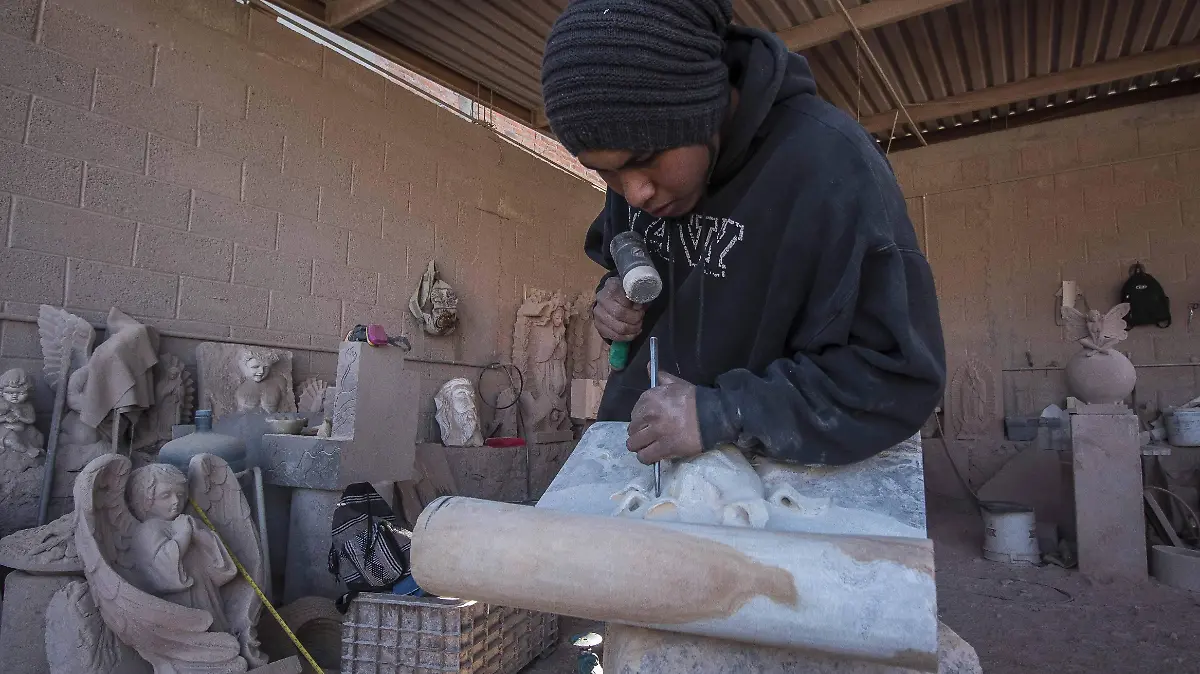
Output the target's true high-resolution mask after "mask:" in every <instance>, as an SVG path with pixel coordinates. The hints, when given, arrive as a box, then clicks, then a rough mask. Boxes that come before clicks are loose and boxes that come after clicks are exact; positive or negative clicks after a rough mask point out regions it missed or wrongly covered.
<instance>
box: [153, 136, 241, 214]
mask: <svg viewBox="0 0 1200 674" xmlns="http://www.w3.org/2000/svg"><path fill="white" fill-rule="evenodd" d="M149 157H150V162H149V168H148V173H149V175H150V176H151V177H153V178H160V179H162V180H167V181H169V182H173V183H178V184H180V185H187V186H189V187H195V188H196V189H200V190H205V191H207V192H213V193H216V194H220V195H223V196H225V197H228V198H230V199H237V198H238V197H239V196H240V195H241V191H242V162H240V161H238V160H237V159H234V158H232V157H227V156H225V155H222V154H217V153H215V152H209V151H207V150H201V149H199V148H197V147H195V146H194V145H193V144H191V143H190V142H189V143H180V142H176V141H173V140H167V139H166V138H159V137H158V136H153V135H152V136H150V154H149Z"/></svg>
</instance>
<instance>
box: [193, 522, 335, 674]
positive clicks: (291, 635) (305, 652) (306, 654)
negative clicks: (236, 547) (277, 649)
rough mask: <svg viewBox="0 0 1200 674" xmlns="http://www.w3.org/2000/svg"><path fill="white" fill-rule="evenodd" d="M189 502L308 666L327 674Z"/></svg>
mask: <svg viewBox="0 0 1200 674" xmlns="http://www.w3.org/2000/svg"><path fill="white" fill-rule="evenodd" d="M188 501H189V502H190V503H191V504H192V508H193V509H194V510H195V511H196V512H198V513H200V519H202V520H204V523H205V524H206V525H208V528H209V529H212V532H213V533H214V534H216V536H217V540H218V541H221V547H223V548H225V552H227V553H228V554H229V558H230V559H232V560H233V563H234V565H236V566H237V570H238V571H240V572H241V573H242V577H243V578H245V579H246V581H247V582H249V583H250V587H252V588H254V591H255V592H256V593H257V594H258V598H259V599H261V600H262V603H263V606H266V607H267V610H268V611H270V612H271V615H272V616H273V617H274V618H275V622H277V623H279V626H280V627H282V628H283V631H284V632H285V633H287V635H288V638H289V639H291V640H292V643H293V644H296V648H297V649H299V650H300V654H301V655H303V656H304V659H305V660H308V664H309V665H310V666H312V668H313V671H315V672H316V673H317V674H325V670H323V669H321V666H320V665H318V664H317V661H316V660H314V659H313V656H312V655H310V654H309V652H308V649H306V648H304V644H302V643H300V640H299V639H297V638H296V634H295V633H294V632H292V628H290V627H288V626H287V623H285V622H283V616H281V615H279V612H278V611H276V610H275V607H274V606H272V605H271V601H270V600H269V599H267V595H265V594H263V591H262V590H261V589H259V587H258V583H256V582H254V579H253V578H251V577H250V573H249V572H248V571H246V567H244V566H242V562H241V560H239V559H238V558H237V555H235V554H233V550H230V549H229V544H227V543H226V542H225V539H224V538H221V532H219V531H217V528H216V527H215V526H213V523H212V521H211V520H209V519H208V514H207V513H205V512H204V509H203V508H201V507H200V506H199V505H198V504H197V503H196V500H195V499H193V498H188Z"/></svg>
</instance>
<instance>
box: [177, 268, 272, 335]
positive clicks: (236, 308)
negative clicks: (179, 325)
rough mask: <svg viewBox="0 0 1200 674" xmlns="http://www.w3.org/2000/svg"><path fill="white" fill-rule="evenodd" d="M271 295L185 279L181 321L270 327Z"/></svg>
mask: <svg viewBox="0 0 1200 674" xmlns="http://www.w3.org/2000/svg"><path fill="white" fill-rule="evenodd" d="M268 308H269V292H268V291H267V290H263V289H262V288H251V287H249V286H239V285H233V284H230V283H216V282H213V281H205V280H201V279H194V278H189V277H187V276H184V277H183V278H181V279H180V280H179V318H183V319H190V320H206V321H217V322H221V323H229V324H231V325H244V326H246V327H251V328H265V327H267V311H268Z"/></svg>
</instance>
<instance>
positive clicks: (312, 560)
mask: <svg viewBox="0 0 1200 674" xmlns="http://www.w3.org/2000/svg"><path fill="white" fill-rule="evenodd" d="M341 497H342V493H341V492H340V491H326V490H323V489H296V490H294V491H293V492H292V513H291V518H290V522H289V524H288V543H287V566H286V568H285V570H284V576H283V578H284V581H283V603H284V604H290V603H291V602H293V601H296V600H297V599H299V598H300V597H307V596H316V597H325V598H327V599H337V598H338V597H339V596H341V595H342V593H344V592H345V591H346V589H345V587H344V586H343V585H342V584H341V583H339V582H338V581H337V578H334V576H333V574H332V573H329V545H330V543H331V541H332V536H331V532H332V530H333V510H334V508H336V507H337V503H338V501H339V500H340V499H341Z"/></svg>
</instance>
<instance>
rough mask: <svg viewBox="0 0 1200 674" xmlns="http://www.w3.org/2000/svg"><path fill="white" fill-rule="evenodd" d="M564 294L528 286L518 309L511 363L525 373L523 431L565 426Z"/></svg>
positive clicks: (567, 423) (567, 417)
mask: <svg viewBox="0 0 1200 674" xmlns="http://www.w3.org/2000/svg"><path fill="white" fill-rule="evenodd" d="M569 309H570V308H569V306H568V305H567V301H566V298H564V297H563V296H562V295H561V294H559V293H554V294H553V295H551V294H550V293H548V292H546V291H544V290H531V291H529V293H528V294H527V297H526V300H525V303H524V304H522V305H521V307H520V308H519V309H517V321H516V327H515V329H514V332H513V363H515V364H516V365H517V367H519V368H521V372H522V373H523V374H524V377H525V391H524V392H523V393H522V394H521V402H520V406H521V418H522V420H523V421H524V426H525V429H526V433H527V434H529V433H542V432H547V431H560V430H567V429H569V428H570V427H571V418H570V415H569V414H568V409H567V392H568V390H569V389H570V384H571V382H570V380H569V379H568V377H567V317H568V312H569Z"/></svg>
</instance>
